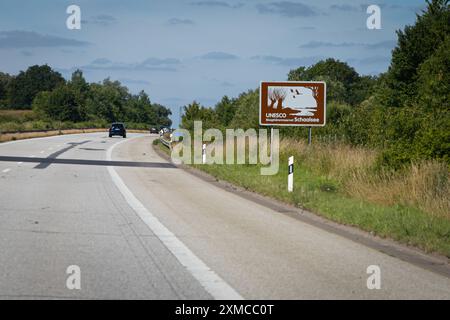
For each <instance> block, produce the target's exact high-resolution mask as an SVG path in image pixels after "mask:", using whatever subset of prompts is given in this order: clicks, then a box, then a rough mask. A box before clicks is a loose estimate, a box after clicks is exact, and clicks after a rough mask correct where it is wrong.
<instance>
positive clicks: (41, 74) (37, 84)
mask: <svg viewBox="0 0 450 320" xmlns="http://www.w3.org/2000/svg"><path fill="white" fill-rule="evenodd" d="M63 84H65V80H64V78H63V77H62V76H61V74H60V73H59V72H56V71H53V70H52V69H51V68H50V67H49V66H48V65H43V66H38V65H35V66H31V67H29V68H28V69H27V70H26V71H21V72H20V73H19V74H18V75H17V76H15V77H13V78H12V79H11V80H10V81H9V83H8V87H7V100H8V104H9V106H10V108H11V107H12V108H14V109H30V108H31V104H32V102H33V99H34V98H35V97H36V95H37V94H38V93H39V92H42V91H51V90H53V89H55V88H56V87H57V86H60V85H63Z"/></svg>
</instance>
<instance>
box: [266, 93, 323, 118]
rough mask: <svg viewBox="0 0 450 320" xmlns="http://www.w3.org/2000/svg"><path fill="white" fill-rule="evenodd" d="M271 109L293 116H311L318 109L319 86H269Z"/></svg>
mask: <svg viewBox="0 0 450 320" xmlns="http://www.w3.org/2000/svg"><path fill="white" fill-rule="evenodd" d="M268 89H269V90H268V93H269V94H268V96H267V99H268V101H267V106H268V107H269V110H272V111H276V112H281V111H282V112H285V113H288V114H290V115H292V116H306V117H311V116H314V115H315V112H316V111H317V95H318V89H319V88H318V87H316V86H311V87H298V86H296V87H282V88H280V87H269V88H268Z"/></svg>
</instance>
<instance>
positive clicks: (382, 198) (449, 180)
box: [280, 139, 450, 219]
mask: <svg viewBox="0 0 450 320" xmlns="http://www.w3.org/2000/svg"><path fill="white" fill-rule="evenodd" d="M280 151H281V153H282V154H286V155H292V154H293V155H296V158H297V159H299V160H300V163H301V164H302V165H304V166H306V167H307V168H308V169H310V170H311V171H313V172H314V173H316V174H318V175H321V176H325V177H327V178H329V179H333V180H335V181H337V182H338V184H339V185H340V189H341V191H342V192H344V193H346V194H347V195H349V196H354V197H358V198H360V199H364V200H367V201H370V202H374V203H378V204H382V205H389V206H390V205H396V204H400V205H408V206H413V207H416V208H419V209H421V210H423V211H424V212H426V213H428V214H431V215H434V216H440V217H445V218H448V219H450V176H449V168H448V165H447V164H445V163H442V162H438V161H423V162H420V163H414V164H411V165H409V166H407V167H405V168H404V169H403V170H400V171H393V170H389V169H383V168H376V166H375V162H376V158H377V155H378V154H377V151H374V150H369V149H366V148H362V147H353V146H350V145H347V144H344V143H340V142H332V143H321V142H318V143H314V144H313V145H311V146H308V145H307V143H306V142H305V141H303V140H302V141H294V140H291V139H284V140H283V141H281V144H280Z"/></svg>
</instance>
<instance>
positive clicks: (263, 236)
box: [0, 133, 450, 299]
mask: <svg viewBox="0 0 450 320" xmlns="http://www.w3.org/2000/svg"><path fill="white" fill-rule="evenodd" d="M155 138H156V137H155V136H153V137H151V136H149V135H141V134H129V138H127V139H122V138H108V137H107V134H106V133H93V134H79V135H66V136H57V137H50V138H39V139H30V140H23V141H16V142H12V143H3V144H0V190H1V191H0V299H15V298H20V299H47V298H50V299H53V298H54V299H65V298H68V299H72V298H82V299H241V298H244V299H450V279H449V276H448V274H450V273H447V275H446V274H443V273H442V272H440V273H439V272H434V271H433V270H430V269H426V268H422V267H420V266H419V265H418V264H415V263H410V262H408V261H404V260H401V259H399V258H397V257H395V256H391V255H389V254H385V253H382V252H381V251H380V250H377V249H376V248H373V247H370V246H366V245H365V244H363V243H360V242H358V241H353V240H351V239H349V238H348V237H344V236H342V235H340V234H339V233H334V232H330V230H326V228H321V227H320V226H317V225H314V224H310V223H306V222H305V221H302V219H298V218H296V217H295V215H293V214H292V213H289V214H288V213H283V212H280V210H276V209H274V208H273V207H270V206H267V205H264V203H261V202H257V201H252V200H251V199H248V198H245V197H241V196H240V195H239V194H237V193H236V192H228V191H226V190H224V189H223V188H221V187H219V186H217V185H216V184H211V183H209V182H208V181H205V179H201V178H199V177H197V176H195V175H192V174H190V173H189V172H186V171H185V170H183V169H180V168H176V167H174V166H173V165H171V164H170V163H168V162H167V161H166V160H164V159H163V158H161V157H160V156H159V155H158V154H157V153H156V152H155V151H154V150H153V147H152V141H153V139H155ZM417 255H418V257H419V256H420V253H417ZM430 259H431V258H430ZM371 265H376V266H378V267H379V268H380V272H381V274H380V275H381V276H380V280H381V288H380V289H379V290H377V289H372V290H370V289H368V287H367V278H368V277H369V274H367V267H368V266H371ZM69 266H77V267H79V270H80V274H79V279H80V282H79V283H80V289H78V288H73V287H70V285H69V286H68V285H67V284H68V279H69V278H70V279H73V278H72V276H73V274H68V273H67V269H68V267H69Z"/></svg>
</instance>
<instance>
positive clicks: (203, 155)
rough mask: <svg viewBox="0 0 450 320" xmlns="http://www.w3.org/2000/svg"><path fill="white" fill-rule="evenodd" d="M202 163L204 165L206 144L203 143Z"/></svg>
mask: <svg viewBox="0 0 450 320" xmlns="http://www.w3.org/2000/svg"><path fill="white" fill-rule="evenodd" d="M202 163H203V164H205V163H206V144H205V143H204V144H203V146H202Z"/></svg>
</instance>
